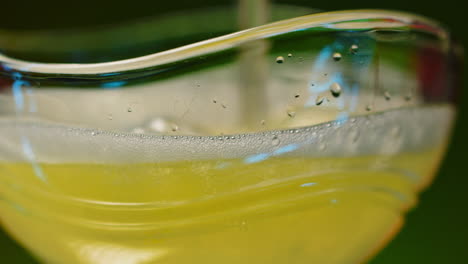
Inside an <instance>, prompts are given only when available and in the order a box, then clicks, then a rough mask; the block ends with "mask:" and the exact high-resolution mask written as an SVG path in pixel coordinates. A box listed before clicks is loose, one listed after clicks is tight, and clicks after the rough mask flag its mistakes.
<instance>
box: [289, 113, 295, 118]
mask: <svg viewBox="0 0 468 264" xmlns="http://www.w3.org/2000/svg"><path fill="white" fill-rule="evenodd" d="M288 116H289V117H291V118H294V117H295V116H296V112H294V111H288Z"/></svg>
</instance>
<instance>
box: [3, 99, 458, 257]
mask: <svg viewBox="0 0 468 264" xmlns="http://www.w3.org/2000/svg"><path fill="white" fill-rule="evenodd" d="M452 117H453V109H452V107H451V106H448V105H438V106H424V107H412V108H402V109H398V110H389V111H386V112H382V113H375V114H372V115H367V116H358V117H355V118H351V119H348V120H347V121H340V122H331V123H325V124H318V125H316V126H311V127H304V128H299V129H292V130H284V131H279V130H276V131H269V132H259V133H253V134H244V135H229V136H219V137H205V136H200V137H198V136H151V135H135V134H115V133H109V132H104V131H95V130H91V129H81V128H70V127H64V126H60V125H54V124H49V125H44V124H38V123H36V122H35V121H31V120H29V121H28V120H20V121H9V120H2V121H0V132H1V134H2V135H3V138H2V139H1V141H0V145H1V146H2V150H3V152H2V153H1V155H0V158H1V160H2V161H1V163H0V183H1V186H2V187H1V188H0V197H2V200H0V217H1V220H2V222H3V225H4V226H5V227H6V229H7V230H8V231H9V232H10V233H11V234H12V235H13V236H14V237H15V238H16V239H18V240H19V241H21V242H22V244H23V245H25V246H26V247H27V248H29V249H30V250H31V251H32V252H33V253H34V254H36V255H37V256H38V257H39V258H41V259H42V260H44V261H45V262H46V263H83V264H86V263H89V264H91V263H92V264H95V263H98V264H100V263H103V264H104V263H115V264H137V263H138V264H149V263H168V264H169V263H170V264H176V263H177V264H182V263H204V264H208V263H271V264H275V263H326V264H335V263H337V264H338V263H361V262H362V261H364V260H365V259H367V258H368V257H369V256H371V255H372V253H373V252H375V251H376V250H377V249H378V248H380V247H381V246H383V245H384V242H386V241H387V240H389V239H390V238H391V237H392V235H393V234H394V233H395V232H396V231H397V230H398V229H399V228H400V226H401V224H402V217H403V214H404V213H405V212H406V210H408V208H410V207H412V206H414V204H415V197H416V195H417V193H418V191H419V190H420V189H421V187H423V186H424V185H425V184H427V183H428V182H429V181H430V180H431V177H432V176H433V173H434V170H435V169H436V167H437V165H438V162H439V160H440V158H441V157H440V156H441V154H442V153H443V150H444V148H445V145H446V140H447V134H448V130H449V127H450V122H451V120H452ZM434 124H438V126H434ZM17 131H27V133H28V135H27V140H25V139H24V137H22V136H21V133H20V134H19V135H18V134H17V133H16V132H17ZM24 133H25V132H24ZM30 145H33V146H35V147H34V149H33V150H32V149H30V147H29V146H30ZM17 149H22V153H17V152H18V151H17ZM85 150H87V151H85ZM89 150H94V153H93V156H92V157H90V156H87V155H86V153H89ZM123 150H125V151H123ZM21 157H23V158H21ZM28 160H29V162H28Z"/></svg>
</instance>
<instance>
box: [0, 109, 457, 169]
mask: <svg viewBox="0 0 468 264" xmlns="http://www.w3.org/2000/svg"><path fill="white" fill-rule="evenodd" d="M453 116H454V111H453V109H452V108H451V107H450V106H426V107H418V108H405V109H398V110H391V111H387V112H382V113H376V114H372V115H367V116H360V117H355V118H351V119H348V120H344V121H335V122H330V123H324V124H319V125H316V126H311V127H305V128H298V129H292V130H281V131H269V132H260V133H252V134H242V135H225V136H216V137H211V136H160V135H159V136H158V135H145V134H131V133H113V132H107V131H100V130H93V129H85V128H74V127H67V126H63V125H57V124H52V123H44V122H39V121H38V120H12V119H1V120H0V135H1V137H0V160H2V161H11V162H21V161H26V162H46V163H83V162H86V163H134V162H139V163H140V162H158V161H179V160H202V159H236V158H240V159H244V161H245V162H246V163H256V162H261V161H263V160H265V159H267V158H269V157H273V156H282V155H288V156H290V155H294V156H304V157H305V156H307V157H326V156H356V155H367V154H382V155H392V154H396V153H399V152H404V151H415V150H421V149H425V148H430V147H433V146H435V145H437V144H440V143H442V142H443V141H444V140H445V139H446V137H447V134H448V132H449V130H450V127H451V122H452V120H453Z"/></svg>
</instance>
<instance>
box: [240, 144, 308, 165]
mask: <svg viewBox="0 0 468 264" xmlns="http://www.w3.org/2000/svg"><path fill="white" fill-rule="evenodd" d="M298 148H299V145H298V144H289V145H286V146H283V147H280V148H278V149H277V150H275V151H273V152H271V153H260V154H255V155H251V156H248V157H247V158H245V160H244V163H246V164H252V163H257V162H261V161H264V160H266V159H268V158H269V157H272V156H278V155H282V154H285V153H288V152H292V151H294V150H296V149H298Z"/></svg>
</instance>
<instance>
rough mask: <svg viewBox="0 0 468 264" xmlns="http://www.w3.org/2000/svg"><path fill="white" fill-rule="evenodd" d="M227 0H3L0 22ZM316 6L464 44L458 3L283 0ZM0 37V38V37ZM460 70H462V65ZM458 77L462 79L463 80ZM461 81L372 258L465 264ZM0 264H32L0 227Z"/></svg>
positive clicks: (115, 18) (106, 15)
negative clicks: (414, 21)
mask: <svg viewBox="0 0 468 264" xmlns="http://www.w3.org/2000/svg"><path fill="white" fill-rule="evenodd" d="M229 2H232V1H229V0H226V1H221V0H199V1H196V0H192V1H188V0H173V1H158V0H153V1H138V0H132V1H122V2H119V1H99V0H96V1H90V0H82V1H66V0H63V1H52V0H31V1H9V2H6V1H3V0H2V3H0V28H11V29H12V28H18V29H19V28H29V29H32V28H35V29H43V28H57V27H61V28H70V27H82V26H95V25H98V24H106V23H112V22H121V21H124V20H127V19H132V18H135V17H143V16H154V15H157V14H159V13H161V12H167V11H168V10H171V9H172V10H176V9H178V8H182V7H196V6H204V5H213V4H217V5H219V4H221V3H229ZM276 2H280V3H293V4H299V5H303V6H309V7H313V8H318V9H322V10H342V9H357V8H383V9H394V10H404V11H410V12H414V13H418V14H422V15H425V16H427V17H431V18H434V19H436V20H438V21H440V22H442V23H444V24H445V25H446V26H447V27H448V28H449V29H451V31H452V32H453V33H454V34H455V36H457V37H458V40H459V41H460V42H461V43H462V44H463V46H465V47H467V46H468V45H467V44H468V30H467V29H466V27H467V25H468V24H467V22H466V19H467V12H466V9H465V8H464V7H463V4H462V3H463V1H460V0H458V1H456V0H444V1H421V0H415V1H409V0H393V1H386V2H384V1H356V0H354V1H352V0H347V1H342V0H332V1H325V2H324V1H320V2H319V1H316V2H315V1H310V0H296V1H294V0H291V1H288V0H283V1H279V0H278V1H276ZM0 38H1V36H0ZM464 76H468V75H467V72H466V70H464ZM463 79H464V78H463ZM464 86H466V84H464V85H463V87H460V89H461V93H460V94H461V97H462V98H459V100H458V103H459V116H458V123H457V126H456V129H455V131H454V137H453V140H452V143H451V145H450V148H449V151H448V154H447V156H446V159H445V161H444V163H443V165H442V168H441V170H440V173H439V175H438V177H437V179H436V181H435V183H434V184H433V185H432V186H431V187H430V188H429V189H428V190H426V191H425V192H424V193H423V194H422V196H421V201H420V203H419V206H418V207H417V208H416V209H414V210H413V211H412V212H410V213H409V215H408V217H407V222H406V225H405V226H404V228H403V231H402V232H401V233H400V234H399V235H398V236H397V237H396V238H395V239H394V240H393V241H392V243H391V244H390V245H389V246H388V247H387V248H386V249H384V250H383V251H382V252H381V253H380V254H379V255H378V256H377V257H376V258H375V259H374V260H373V261H372V262H371V264H395V263H400V264H419V263H425V264H431V263H437V264H440V263H468V227H467V225H468V209H467V202H468V189H467V184H468V169H467V165H468V164H465V163H464V162H466V159H465V156H464V154H466V153H464V151H465V149H466V147H468V140H467V136H468V131H467V130H468V124H467V123H468V119H467V115H468V109H467V107H466V106H465V105H464V102H466V96H467V95H466V93H464V92H463V90H464V88H465V87H464ZM0 263H8V264H10V263H12V264H32V263H37V262H35V261H34V259H33V258H32V257H31V256H29V255H28V253H26V251H25V250H24V249H22V248H21V247H20V246H18V245H17V244H16V243H15V242H13V241H11V240H10V239H9V238H8V236H7V235H6V234H4V233H2V232H1V231H0Z"/></svg>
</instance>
